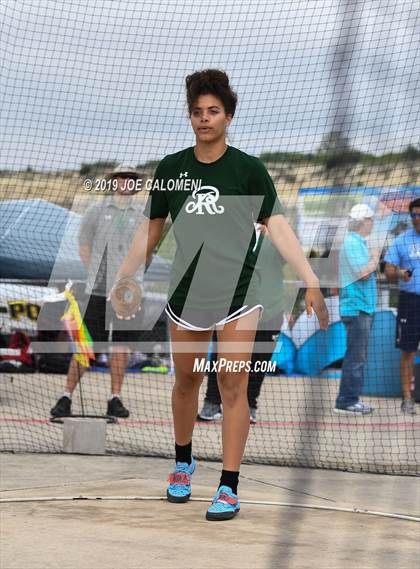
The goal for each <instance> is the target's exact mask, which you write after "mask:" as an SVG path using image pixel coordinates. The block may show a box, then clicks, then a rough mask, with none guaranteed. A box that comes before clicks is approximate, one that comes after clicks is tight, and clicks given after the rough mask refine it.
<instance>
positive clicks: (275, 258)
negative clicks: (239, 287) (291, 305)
mask: <svg viewBox="0 0 420 569" xmlns="http://www.w3.org/2000/svg"><path fill="white" fill-rule="evenodd" d="M257 253H258V258H257V262H256V265H255V273H256V276H257V278H258V286H257V287H256V288H257V297H256V301H257V302H259V303H261V304H262V305H263V307H264V312H263V314H262V318H261V320H262V322H265V321H270V320H272V319H273V318H275V317H276V316H278V315H279V314H280V313H282V312H283V311H284V287H283V265H284V260H283V258H282V257H281V256H280V254H279V252H278V251H277V249H276V248H275V246H274V245H273V244H272V242H271V241H270V239H269V238H268V237H263V236H260V239H259V246H258V248H257Z"/></svg>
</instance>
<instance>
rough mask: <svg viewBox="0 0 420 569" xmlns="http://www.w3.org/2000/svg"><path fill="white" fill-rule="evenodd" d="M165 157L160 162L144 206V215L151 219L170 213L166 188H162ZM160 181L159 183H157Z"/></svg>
mask: <svg viewBox="0 0 420 569" xmlns="http://www.w3.org/2000/svg"><path fill="white" fill-rule="evenodd" d="M163 163H164V159H163V160H161V162H160V163H159V164H158V167H157V168H156V171H155V175H154V178H153V184H152V189H151V191H150V193H149V197H148V199H147V202H146V207H145V208H144V215H145V216H146V217H148V218H149V219H157V218H164V219H166V218H167V217H168V214H169V205H168V198H167V195H166V191H165V190H161V189H160V187H161V185H162V183H161V181H162V180H163V179H164V170H165V168H164V164H163ZM157 182H159V183H157ZM163 185H164V184H163Z"/></svg>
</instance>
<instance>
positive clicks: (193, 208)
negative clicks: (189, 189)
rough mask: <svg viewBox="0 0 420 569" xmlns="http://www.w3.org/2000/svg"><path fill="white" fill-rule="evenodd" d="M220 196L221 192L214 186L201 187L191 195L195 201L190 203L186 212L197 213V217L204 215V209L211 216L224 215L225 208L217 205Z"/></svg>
mask: <svg viewBox="0 0 420 569" xmlns="http://www.w3.org/2000/svg"><path fill="white" fill-rule="evenodd" d="M219 195H220V194H219V190H218V189H217V188H215V187H214V186H201V188H197V189H196V190H194V191H193V193H192V194H191V197H192V199H193V200H195V201H190V202H189V203H188V204H187V206H186V208H185V211H186V212H187V213H196V215H204V211H203V210H204V209H205V210H206V212H207V213H209V214H210V215H215V214H216V213H223V212H224V211H225V208H224V206H222V205H219V206H218V205H217V200H218V199H219Z"/></svg>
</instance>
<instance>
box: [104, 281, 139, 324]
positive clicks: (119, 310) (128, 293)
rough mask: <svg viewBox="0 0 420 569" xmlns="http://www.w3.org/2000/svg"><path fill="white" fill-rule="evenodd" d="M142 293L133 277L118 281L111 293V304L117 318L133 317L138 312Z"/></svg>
mask: <svg viewBox="0 0 420 569" xmlns="http://www.w3.org/2000/svg"><path fill="white" fill-rule="evenodd" d="M142 297H143V293H142V290H141V287H140V285H139V283H138V282H137V281H136V279H134V278H133V277H124V278H122V279H119V280H118V281H117V282H116V283H115V285H114V286H113V288H112V291H111V304H112V307H113V309H114V310H115V312H116V314H118V316H121V317H122V318H130V317H134V316H135V314H136V312H137V311H138V310H140V304H141V300H142Z"/></svg>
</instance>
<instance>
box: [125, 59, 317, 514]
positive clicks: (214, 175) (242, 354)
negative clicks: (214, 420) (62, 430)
mask: <svg viewBox="0 0 420 569" xmlns="http://www.w3.org/2000/svg"><path fill="white" fill-rule="evenodd" d="M186 90H187V105H188V113H189V119H190V121H191V126H192V129H193V131H194V135H195V145H194V146H193V147H190V148H187V149H185V150H181V151H180V152H177V153H175V154H171V155H168V156H166V157H165V158H164V159H163V160H162V161H161V162H160V164H159V166H158V168H157V170H156V173H155V178H154V181H153V184H152V187H151V193H150V196H149V200H148V203H147V206H146V211H145V215H146V217H147V218H148V221H147V222H145V223H144V224H142V225H141V226H140V227H139V229H138V231H137V233H136V235H135V237H134V239H133V242H132V244H131V247H130V249H129V252H128V254H127V256H126V258H125V260H124V262H123V264H122V265H121V267H120V269H119V271H118V275H117V276H118V278H122V277H130V276H131V275H133V274H134V273H135V272H136V271H137V269H138V267H139V266H140V265H141V264H144V262H145V259H146V258H148V257H149V255H150V254H151V252H152V251H153V250H154V249H155V247H156V246H157V244H158V243H159V241H160V239H161V237H162V234H163V229H164V225H165V220H166V218H167V216H168V214H170V216H171V219H172V224H173V225H172V228H173V231H174V235H175V239H176V242H177V251H176V254H175V259H174V262H173V267H172V274H171V283H170V291H169V295H168V304H167V306H166V312H167V314H168V316H169V318H170V320H171V324H170V333H171V343H172V351H173V359H174V365H175V383H174V386H173V392H172V412H173V420H174V432H175V454H176V465H175V469H174V471H173V472H172V473H171V474H170V476H169V486H168V489H167V498H168V500H169V501H170V502H186V501H187V500H188V499H189V498H190V496H191V477H192V475H193V473H194V470H195V468H196V463H195V460H194V458H193V454H192V435H193V428H194V423H195V419H196V416H197V409H198V396H199V390H200V385H201V383H202V380H203V376H204V373H203V371H199V370H197V366H196V365H195V362H196V361H197V360H200V359H201V358H206V356H207V351H208V344H209V341H210V339H211V336H212V333H213V330H216V332H217V337H218V356H219V362H220V361H223V362H224V364H225V365H224V366H223V367H222V366H221V367H220V369H219V370H218V385H219V390H220V394H221V398H222V402H223V410H224V413H223V423H222V441H223V470H222V474H221V478H220V484H219V487H218V489H217V491H216V494H215V496H214V499H213V502H212V504H211V506H210V508H209V509H208V511H207V514H206V518H207V519H208V520H227V519H231V518H233V517H234V516H235V515H236V514H237V513H238V512H239V509H240V503H239V500H238V495H237V486H238V477H239V470H240V465H241V460H242V456H243V453H244V449H245V444H246V440H247V436H248V430H249V408H248V400H247V383H248V371H247V369H246V366H244V365H243V363H244V362H248V361H250V360H251V356H252V351H253V343H254V337H255V330H256V327H257V323H258V320H259V317H260V312H261V304H259V303H258V300H256V299H258V294H257V292H256V291H255V280H253V279H252V275H253V268H254V266H255V261H256V259H255V252H254V249H255V243H256V236H255V232H254V223H255V222H259V223H262V224H264V225H265V226H266V228H267V231H268V232H269V235H270V239H271V241H272V242H273V243H274V245H275V247H276V248H277V249H278V251H279V253H280V255H282V257H283V258H284V260H285V261H286V262H288V263H290V265H291V266H292V267H293V268H294V269H295V270H296V272H297V274H298V275H299V276H300V278H301V279H302V280H303V281H304V283H305V285H306V287H307V291H306V295H305V304H306V309H307V311H308V313H312V312H313V311H315V313H316V314H317V316H318V319H319V322H320V325H321V328H324V329H325V328H326V327H327V326H328V311H327V309H326V306H325V303H324V298H323V296H322V294H321V292H320V289H319V282H318V279H317V277H316V276H315V274H314V273H313V272H312V269H311V267H310V265H309V263H308V262H307V259H306V257H305V255H304V253H303V251H302V248H301V246H300V244H299V242H298V240H297V238H296V236H295V234H294V232H293V230H292V229H291V228H290V226H289V225H288V223H287V221H286V219H285V217H284V216H283V210H282V207H281V204H280V203H279V201H278V198H277V193H276V190H275V187H274V184H273V182H272V180H271V178H270V176H269V174H268V172H267V170H266V168H265V166H264V165H263V163H262V162H261V161H260V160H259V159H258V158H255V157H253V156H250V155H248V154H246V153H245V152H242V151H240V150H238V149H237V148H234V147H233V146H230V145H227V143H226V137H227V129H228V127H229V125H230V123H231V121H232V119H233V116H234V114H235V109H236V103H237V96H236V94H235V93H234V91H232V88H231V86H230V84H229V78H228V76H227V75H226V73H224V72H223V71H220V70H216V69H207V70H204V71H198V72H195V73H193V74H192V75H189V76H188V77H187V78H186ZM222 359H223V360H222Z"/></svg>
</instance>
